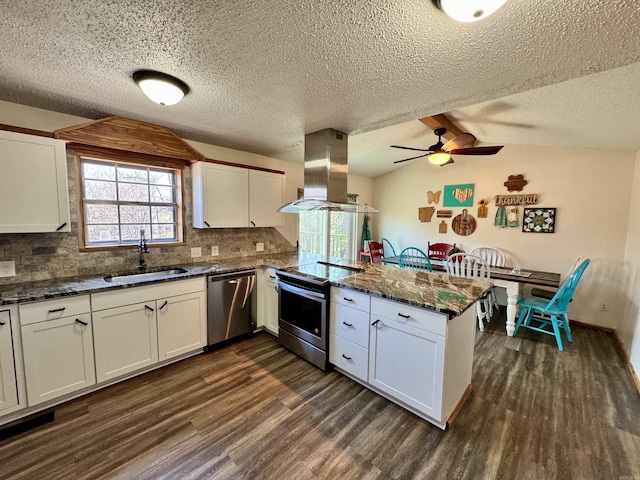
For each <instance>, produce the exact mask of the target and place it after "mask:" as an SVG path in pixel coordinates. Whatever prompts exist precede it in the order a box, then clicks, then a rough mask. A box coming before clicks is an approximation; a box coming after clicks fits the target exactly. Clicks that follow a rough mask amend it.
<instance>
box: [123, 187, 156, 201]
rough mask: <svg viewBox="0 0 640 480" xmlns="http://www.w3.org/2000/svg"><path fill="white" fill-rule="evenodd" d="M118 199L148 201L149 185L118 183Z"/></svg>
mask: <svg viewBox="0 0 640 480" xmlns="http://www.w3.org/2000/svg"><path fill="white" fill-rule="evenodd" d="M118 200H120V201H122V202H148V201H149V186H148V185H146V184H135V183H118Z"/></svg>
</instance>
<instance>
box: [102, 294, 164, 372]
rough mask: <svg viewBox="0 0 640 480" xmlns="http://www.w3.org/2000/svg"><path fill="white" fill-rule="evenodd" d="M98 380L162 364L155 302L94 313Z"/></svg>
mask: <svg viewBox="0 0 640 480" xmlns="http://www.w3.org/2000/svg"><path fill="white" fill-rule="evenodd" d="M93 336H94V344H95V354H96V376H97V379H98V382H104V381H105V380H110V379H112V378H116V377H120V376H122V375H126V374H127V373H131V372H135V371H136V370H140V369H141V368H144V367H147V366H149V365H153V364H156V363H158V329H157V324H156V304H155V302H145V303H138V304H133V305H126V306H123V307H116V308H110V309H107V310H101V311H98V312H93Z"/></svg>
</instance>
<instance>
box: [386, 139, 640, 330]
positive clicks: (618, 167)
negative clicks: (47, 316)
mask: <svg viewBox="0 0 640 480" xmlns="http://www.w3.org/2000/svg"><path fill="white" fill-rule="evenodd" d="M635 155H636V154H635V152H614V153H612V152H608V151H604V150H601V151H597V150H588V149H561V148H550V147H536V146H511V145H509V146H506V147H505V148H504V149H503V150H502V152H500V153H499V154H498V155H496V156H493V157H471V156H469V157H463V156H458V157H455V156H454V158H455V161H456V163H455V164H453V165H448V166H446V167H437V166H434V165H430V164H428V163H427V162H426V161H423V160H417V161H415V162H413V163H411V164H409V165H407V166H406V167H404V168H402V169H400V170H396V171H394V172H392V173H389V174H387V175H384V176H381V177H378V178H376V179H375V182H374V191H375V205H376V207H377V208H378V209H379V210H380V211H381V214H380V216H379V217H380V218H379V220H378V221H379V226H378V227H377V230H376V235H377V236H378V237H379V236H384V237H387V238H389V239H390V240H391V241H392V243H393V244H394V246H395V247H396V250H398V247H399V248H403V247H406V246H418V247H420V248H423V249H426V247H427V241H431V242H438V241H445V242H448V243H456V244H458V245H460V246H461V247H462V248H463V249H464V250H465V251H470V250H472V249H473V248H475V247H478V246H495V247H498V248H500V249H502V250H504V251H505V252H506V253H507V254H508V256H509V260H508V263H509V264H510V265H518V266H521V267H524V268H530V269H535V270H543V271H551V272H557V273H561V274H563V275H564V274H565V272H566V271H567V269H569V267H570V266H571V264H572V263H573V261H574V260H575V258H576V257H577V256H578V255H583V256H585V257H588V258H590V259H591V265H590V266H589V268H588V269H587V271H586V273H585V275H584V277H583V280H582V282H581V284H580V286H579V287H578V290H577V292H576V297H575V299H574V301H573V302H572V303H571V306H570V316H571V318H573V319H575V320H579V321H582V322H585V323H590V324H595V325H601V326H605V327H609V328H616V327H618V326H619V319H620V318H621V313H622V312H621V309H620V305H621V301H622V300H623V298H624V297H625V292H623V291H621V289H620V279H621V275H622V273H623V269H624V268H623V264H624V251H625V242H626V240H627V224H628V221H629V211H630V204H629V202H630V196H631V189H632V180H633V175H634V170H635V162H636V160H635ZM517 174H523V175H524V177H525V179H526V180H527V181H528V182H529V183H528V185H526V186H525V188H524V190H523V191H522V192H508V191H507V189H506V187H505V186H504V185H503V183H504V182H505V181H506V180H507V177H508V176H509V175H517ZM461 183H473V184H475V195H474V206H473V207H470V208H469V213H470V214H471V215H473V216H474V217H476V223H477V229H476V231H475V232H474V233H473V234H472V235H470V236H468V237H463V236H459V235H456V234H455V233H454V232H453V230H452V229H451V220H452V219H446V220H447V223H448V233H447V234H439V233H438V223H439V222H440V220H442V219H437V218H436V215H435V214H434V216H433V218H432V221H431V222H430V223H420V222H419V221H418V208H419V207H426V206H428V203H427V191H429V190H431V191H433V192H436V191H438V190H442V189H443V186H444V185H453V184H461ZM509 193H513V194H515V193H537V194H539V203H538V205H539V206H541V207H555V208H557V213H556V215H557V216H556V221H557V225H556V233H554V234H533V233H523V232H522V230H521V227H518V228H513V229H499V228H496V227H494V225H493V222H494V217H495V213H496V206H495V203H494V202H493V196H494V195H504V194H509ZM481 198H491V199H492V200H491V202H490V204H489V216H488V218H485V219H479V218H477V202H478V200H480V199H481ZM436 208H443V207H442V199H441V200H440V203H439V204H438V205H437V206H436ZM453 210H454V211H453V216H454V217H455V216H456V215H457V214H459V213H461V211H462V209H461V208H458V209H453ZM519 214H520V224H521V223H522V208H520V209H519ZM601 302H606V303H608V304H609V311H608V312H600V311H599V305H600V303H601Z"/></svg>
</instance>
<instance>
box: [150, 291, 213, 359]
mask: <svg viewBox="0 0 640 480" xmlns="http://www.w3.org/2000/svg"><path fill="white" fill-rule="evenodd" d="M156 305H157V307H158V310H157V316H158V358H159V360H160V361H163V360H167V359H169V358H173V357H177V356H179V355H182V354H184V353H189V352H192V351H194V350H197V349H199V348H202V347H204V346H205V345H206V339H207V330H206V312H205V310H206V297H205V294H204V292H196V293H190V294H187V295H180V296H177V297H170V298H165V299H162V300H157V301H156Z"/></svg>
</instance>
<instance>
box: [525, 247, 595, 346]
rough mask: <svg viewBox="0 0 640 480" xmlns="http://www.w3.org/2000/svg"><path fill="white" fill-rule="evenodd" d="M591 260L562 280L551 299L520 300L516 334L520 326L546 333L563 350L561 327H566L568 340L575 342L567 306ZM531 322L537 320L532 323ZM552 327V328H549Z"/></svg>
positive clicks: (530, 298) (529, 298) (531, 298)
mask: <svg viewBox="0 0 640 480" xmlns="http://www.w3.org/2000/svg"><path fill="white" fill-rule="evenodd" d="M589 262H590V260H589V259H587V260H585V261H584V262H582V263H581V264H580V265H579V266H578V267H577V268H576V269H575V270H574V271H573V273H572V274H571V275H569V276H568V277H567V279H566V280H565V281H564V282H562V285H560V288H559V289H558V291H557V292H556V294H555V295H554V296H553V298H552V299H551V300H547V299H545V298H539V297H528V298H524V299H522V300H519V301H518V306H519V307H521V308H522V312H520V316H519V317H518V321H517V322H516V328H515V329H514V331H513V334H514V335H515V334H516V333H518V329H519V328H520V327H524V328H528V329H530V330H535V331H536V332H541V333H546V334H547V335H553V336H555V337H556V343H557V344H558V349H559V350H560V351H562V350H563V349H562V338H560V328H563V329H564V332H565V334H566V336H567V340H569V341H570V342H573V338H572V337H571V329H570V328H569V318H568V317H567V307H568V305H569V302H570V301H571V297H573V292H575V290H576V287H577V286H578V282H579V281H580V278H581V277H582V274H583V273H584V271H585V269H586V268H587V266H588V265H589ZM531 322H536V323H534V324H532V323H531ZM549 327H551V330H550V329H549Z"/></svg>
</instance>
